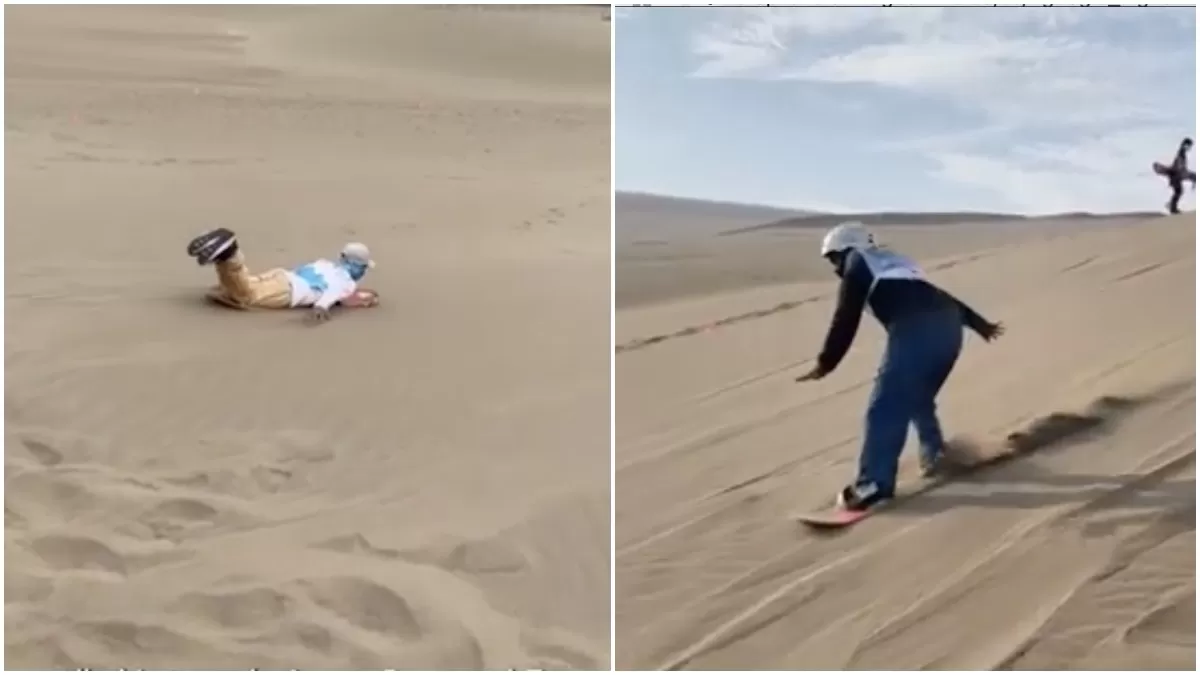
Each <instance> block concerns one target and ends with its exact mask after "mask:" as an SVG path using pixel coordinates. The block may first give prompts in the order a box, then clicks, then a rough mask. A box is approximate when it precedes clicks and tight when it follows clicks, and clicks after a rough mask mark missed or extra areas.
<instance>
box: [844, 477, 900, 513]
mask: <svg viewBox="0 0 1200 675" xmlns="http://www.w3.org/2000/svg"><path fill="white" fill-rule="evenodd" d="M891 498H892V495H891V493H887V492H884V491H883V490H881V489H880V488H879V486H878V485H876V484H875V483H856V484H854V485H847V486H846V487H844V488H842V491H841V492H839V493H838V497H837V503H838V506H840V507H842V508H843V509H846V510H847V511H866V510H867V509H870V508H872V507H875V506H878V505H880V504H882V503H884V502H886V501H888V500H889V499H891Z"/></svg>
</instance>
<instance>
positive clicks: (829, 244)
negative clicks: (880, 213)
mask: <svg viewBox="0 0 1200 675" xmlns="http://www.w3.org/2000/svg"><path fill="white" fill-rule="evenodd" d="M874 245H875V237H873V236H871V233H870V232H868V231H867V228H866V226H865V225H863V224H862V223H861V222H859V221H857V220H851V221H847V222H845V223H841V224H839V225H838V226H837V227H835V228H833V229H832V230H830V231H829V232H828V233H827V234H826V235H825V239H823V240H822V241H821V257H825V256H827V255H829V254H830V253H841V252H842V251H845V250H848V249H852V248H869V247H871V246H874Z"/></svg>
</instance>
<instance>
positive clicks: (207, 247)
mask: <svg viewBox="0 0 1200 675" xmlns="http://www.w3.org/2000/svg"><path fill="white" fill-rule="evenodd" d="M187 252H188V255H190V256H192V257H193V258H195V259H196V264H198V265H210V264H212V263H214V262H221V261H223V260H228V259H229V258H230V257H231V256H232V255H233V254H234V253H236V252H237V235H235V234H234V233H233V231H232V230H227V229H225V228H223V227H218V228H217V229H215V230H213V231H211V232H206V233H204V234H202V235H200V236H199V237H196V238H195V239H193V240H192V241H191V243H189V244H188V247H187Z"/></svg>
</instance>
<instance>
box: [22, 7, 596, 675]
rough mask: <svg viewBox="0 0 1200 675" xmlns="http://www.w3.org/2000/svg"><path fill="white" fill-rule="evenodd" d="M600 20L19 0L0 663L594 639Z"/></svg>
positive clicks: (536, 646) (354, 662)
mask: <svg viewBox="0 0 1200 675" xmlns="http://www.w3.org/2000/svg"><path fill="white" fill-rule="evenodd" d="M601 14H602V12H601V10H599V9H578V8H576V9H550V10H533V9H518V10H512V9H509V10H505V9H477V8H476V9H461V10H446V9H420V8H393V7H358V8H344V9H343V8H329V7H300V8H270V7H256V8H235V7H193V8H185V7H178V8H171V7H142V8H136V7H132V8H94V7H93V8H79V7H7V8H5V15H6V33H5V40H6V44H5V50H6V61H7V63H6V82H5V89H6V95H7V96H6V101H5V104H6V110H5V113H6V116H5V141H6V148H5V151H6V157H5V160H6V162H5V169H6V172H5V173H6V175H5V179H6V185H5V187H6V193H7V201H6V204H5V216H6V218H5V222H6V233H5V234H6V244H7V247H8V250H7V258H6V262H7V274H6V277H5V285H6V288H5V290H6V317H5V318H6V320H7V333H6V336H5V337H6V344H5V363H6V367H7V373H6V375H7V377H6V381H5V390H6V401H5V403H6V405H5V415H6V422H7V427H6V432H5V440H6V444H7V452H6V456H5V487H6V495H5V497H6V498H5V524H6V528H5V562H6V575H5V601H6V604H5V628H6V635H5V638H6V640H5V642H6V644H5V656H6V665H7V666H8V667H10V668H46V667H57V668H82V667H90V668H109V669H111V668H118V667H123V668H187V669H206V668H235V669H244V668H249V667H258V668H325V669H328V668H333V669H341V668H359V669H378V668H385V667H388V668H411V667H420V668H429V667H446V668H449V667H466V668H490V669H503V668H526V667H547V668H553V667H571V668H584V667H604V666H606V665H607V663H608V651H609V647H608V646H609V639H608V627H609V569H610V563H609V553H608V551H609V518H608V514H609V503H610V502H609V480H608V479H609V459H608V457H609V453H608V447H609V441H608V429H609V413H608V409H609V353H610V352H609V347H608V344H609V312H608V306H609V273H608V270H609V262H608V242H609V235H608V209H609V191H608V185H609V113H608V63H609V52H608V44H609V41H608V30H609V24H608V23H606V22H604V21H603V20H602V19H601ZM216 224H223V225H226V226H229V227H232V228H234V229H236V230H237V231H238V232H239V233H240V234H241V238H242V244H243V247H244V249H245V250H246V251H247V254H248V255H249V257H250V261H251V263H253V264H254V265H256V266H258V267H267V266H271V265H277V264H289V265H290V264H298V263H300V262H302V261H304V260H306V259H310V258H311V257H315V256H325V255H334V254H336V252H337V250H338V247H339V246H341V244H342V243H343V242H344V241H346V240H347V239H361V240H363V241H365V242H367V243H368V244H369V245H370V246H371V247H372V249H373V251H374V253H375V255H376V257H377V258H378V259H379V262H380V266H379V268H378V269H377V270H376V271H375V272H374V273H373V275H372V276H371V277H369V279H368V282H369V283H368V285H369V286H371V287H373V288H376V289H378V290H379V291H380V293H381V294H382V297H383V302H384V304H383V305H382V306H381V307H380V308H379V309H377V310H371V311H369V312H365V311H364V312H361V313H358V314H347V315H345V316H341V317H339V318H337V319H335V321H334V322H332V323H330V324H328V325H325V326H321V327H319V328H314V327H310V326H308V325H306V324H305V322H304V318H303V315H302V314H296V313H287V312H284V313H278V314H266V313H260V314H245V313H236V312H231V311H228V310H219V309H216V308H212V307H208V306H206V305H204V304H203V303H202V302H201V301H200V300H199V298H200V293H201V291H202V289H203V288H204V287H205V286H207V285H208V284H210V283H212V278H213V277H212V272H211V271H210V270H207V269H201V268H198V267H196V266H195V265H194V264H193V263H192V262H191V261H190V260H188V259H187V258H186V256H185V255H184V247H185V245H186V243H187V241H188V239H190V238H191V237H192V236H194V235H195V234H196V233H198V232H200V231H203V230H205V229H207V228H210V227H212V226H214V225H216Z"/></svg>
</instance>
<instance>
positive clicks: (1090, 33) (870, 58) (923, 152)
mask: <svg viewBox="0 0 1200 675" xmlns="http://www.w3.org/2000/svg"><path fill="white" fill-rule="evenodd" d="M613 18H614V25H615V29H616V38H615V45H616V55H615V59H616V67H615V70H614V73H615V77H616V83H615V97H614V111H615V117H616V186H617V189H618V190H633V191H641V192H652V193H658V194H668V195H674V196H683V197H697V198H701V199H712V200H718V201H734V202H745V203H753V204H768V205H777V206H785V207H791V208H800V209H812V210H818V211H841V212H850V211H874V210H901V211H934V210H938V211H942V210H946V211H958V210H968V211H1001V212H1013V213H1053V212H1063V211H1093V212H1104V211H1128V210H1161V209H1163V208H1164V205H1165V203H1166V200H1167V198H1168V197H1169V190H1168V188H1167V186H1166V183H1165V181H1164V180H1163V179H1162V178H1160V177H1157V176H1155V175H1154V174H1153V172H1152V171H1151V169H1150V165H1151V163H1152V162H1154V161H1162V162H1164V163H1169V162H1170V161H1171V159H1172V157H1173V156H1174V153H1175V150H1176V149H1177V147H1178V145H1179V142H1180V140H1182V138H1183V137H1185V136H1194V134H1195V126H1196V10H1195V8H1192V7H1113V8H1107V7H1082V8H1065V7H1047V8H1042V7H1030V8H1021V7H959V8H944V7H943V8H936V7H934V8H930V7H890V8H889V7H784V8H761V7H726V8H710V7H636V8H634V7H624V8H618V9H617V10H616V11H615V12H614V14H613ZM1192 160H1194V157H1193V158H1192ZM1193 166H1194V164H1193ZM1193 203H1194V195H1192V194H1190V192H1189V195H1188V196H1187V197H1186V198H1185V202H1184V204H1185V208H1192V207H1191V205H1192V204H1193Z"/></svg>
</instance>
